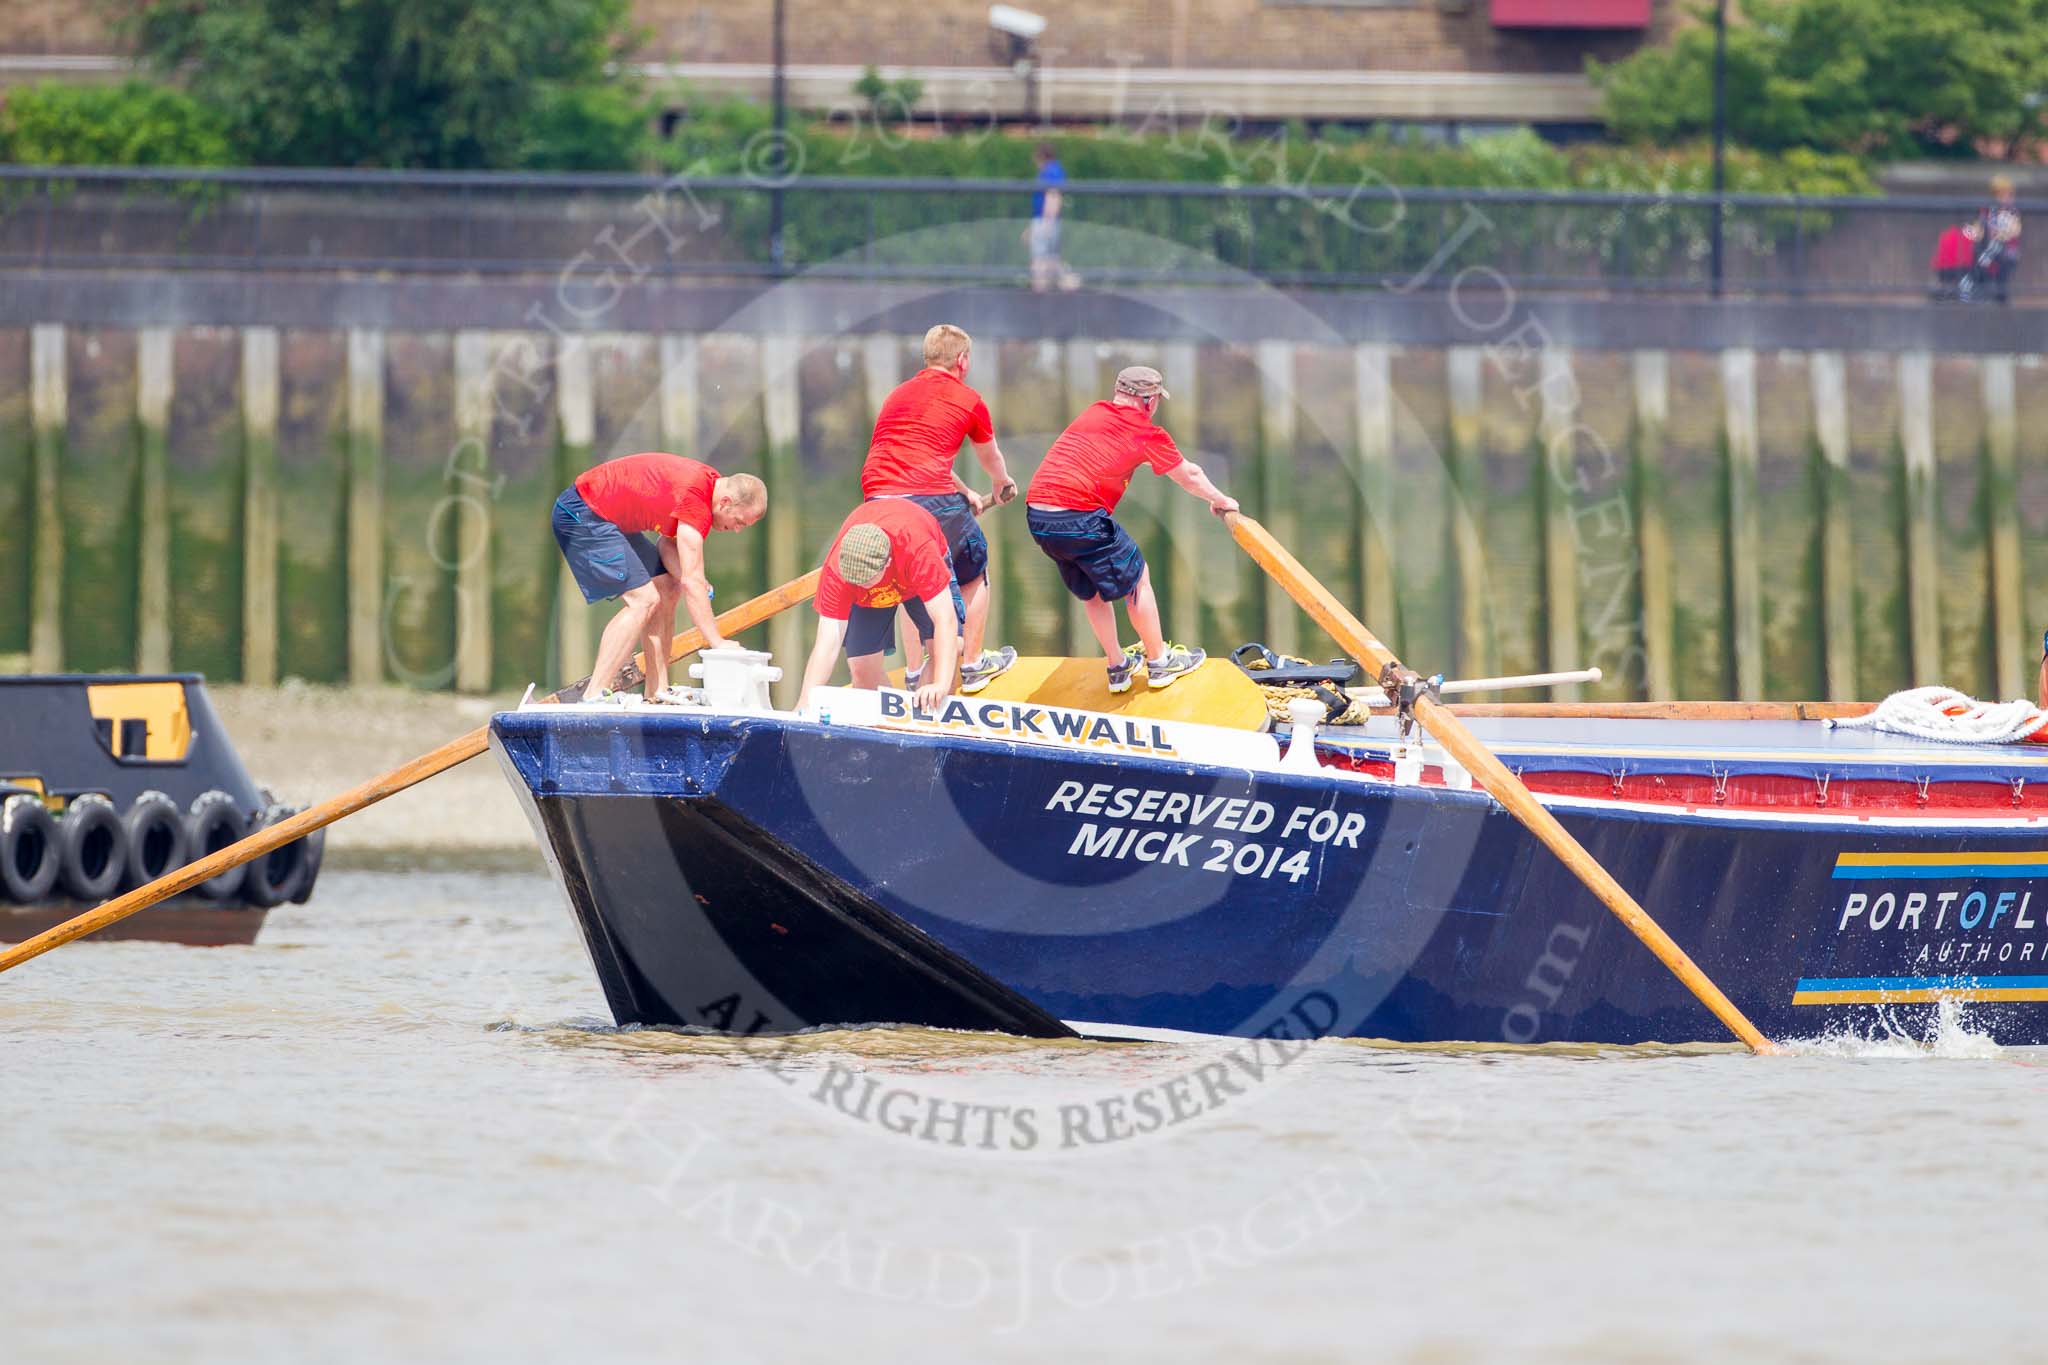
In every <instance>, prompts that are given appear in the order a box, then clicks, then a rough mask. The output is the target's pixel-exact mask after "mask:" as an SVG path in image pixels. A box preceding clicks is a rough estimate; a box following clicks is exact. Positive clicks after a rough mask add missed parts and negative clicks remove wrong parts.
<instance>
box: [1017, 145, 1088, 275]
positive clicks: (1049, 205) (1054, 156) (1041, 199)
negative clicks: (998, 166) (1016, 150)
mask: <svg viewBox="0 0 2048 1365" xmlns="http://www.w3.org/2000/svg"><path fill="white" fill-rule="evenodd" d="M1031 155H1032V159H1033V160H1034V161H1036V162H1037V163H1038V188H1037V189H1036V190H1035V191H1033V192H1032V195H1031V226H1030V227H1027V228H1025V229H1024V244H1025V245H1026V246H1027V247H1028V248H1029V249H1030V251H1031V287H1032V289H1033V290H1035V291H1036V292H1038V293H1040V294H1043V293H1045V292H1046V291H1047V290H1048V289H1051V288H1052V287H1053V285H1055V284H1057V285H1059V287H1060V288H1062V289H1076V288H1079V287H1080V284H1081V277H1080V276H1078V275H1076V274H1075V273H1074V272H1073V271H1071V270H1069V269H1067V268H1066V266H1065V264H1063V263H1062V262H1061V260H1060V212H1061V210H1062V209H1064V208H1065V207H1066V195H1064V194H1063V193H1061V191H1060V186H1062V185H1064V184H1066V183H1067V170H1066V167H1064V166H1062V165H1060V158H1059V153H1058V152H1056V151H1054V150H1053V145H1052V144H1051V143H1050V142H1041V143H1039V144H1038V146H1037V148H1036V149H1034V150H1033V152H1032V154H1031Z"/></svg>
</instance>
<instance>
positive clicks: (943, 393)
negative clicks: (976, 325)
mask: <svg viewBox="0 0 2048 1365" xmlns="http://www.w3.org/2000/svg"><path fill="white" fill-rule="evenodd" d="M995 434H996V429H995V424H994V423H992V422H991V421H990V420H989V415H988V404H986V403H984V402H982V401H981V395H980V394H978V393H976V392H975V391H974V390H973V389H970V388H969V387H967V384H966V382H965V381H964V380H962V379H961V378H960V376H958V375H956V374H954V373H952V372H951V371H950V370H933V369H923V370H919V371H918V372H917V373H916V374H914V375H912V376H911V377H910V378H908V379H906V380H904V381H903V382H902V383H901V384H898V385H897V386H896V389H895V391H894V392H893V393H891V394H890V395H889V396H888V398H886V399H884V400H883V402H882V410H881V412H879V413H877V414H876V415H875V434H874V436H873V437H872V438H871V439H870V440H869V441H868V460H867V463H866V464H864V465H862V466H861V471H860V491H861V496H862V497H867V498H874V497H880V496H882V495H883V494H885V493H897V494H902V493H918V494H927V493H951V492H952V491H953V457H954V456H956V455H958V454H959V453H960V440H961V438H962V437H967V438H970V439H972V440H976V441H989V440H993V439H995Z"/></svg>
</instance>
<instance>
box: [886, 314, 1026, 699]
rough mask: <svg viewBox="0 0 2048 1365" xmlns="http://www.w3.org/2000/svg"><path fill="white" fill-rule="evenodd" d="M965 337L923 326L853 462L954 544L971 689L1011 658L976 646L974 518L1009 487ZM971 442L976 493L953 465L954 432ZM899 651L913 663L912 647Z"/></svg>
mask: <svg viewBox="0 0 2048 1365" xmlns="http://www.w3.org/2000/svg"><path fill="white" fill-rule="evenodd" d="M972 353H973V342H972V341H971V340H970V339H969V338H968V335H967V333H965V332H963V331H961V330H960V329H959V328H958V327H955V326H953V325H952V324H951V323H946V322H942V323H940V324H939V325H938V326H936V327H934V328H932V329H931V330H930V331H929V332H926V333H925V334H924V368H923V369H921V370H919V371H918V372H917V373H916V374H914V375H912V376H911V377H910V378H909V379H906V380H905V381H903V383H901V384H898V385H897V386H896V388H895V390H894V391H893V392H892V393H890V395H889V397H888V398H887V399H886V400H884V401H883V403H882V410H881V411H880V412H879V413H877V414H876V415H875V434H874V436H873V437H872V438H870V440H869V442H868V458H867V463H866V464H864V465H862V466H861V471H860V491H861V496H862V497H866V498H907V499H908V500H910V501H911V502H914V503H916V504H917V505H918V506H920V507H922V508H924V510H925V511H927V512H930V513H931V514H932V516H933V517H935V518H937V520H938V523H939V529H940V530H942V531H944V532H945V533H946V547H947V548H948V549H949V550H951V551H952V553H953V573H954V575H955V576H956V577H957V578H958V579H959V582H960V596H961V599H962V600H963V601H964V602H966V604H967V629H966V638H965V640H964V642H963V643H964V644H965V647H966V652H965V653H963V654H962V655H961V659H960V690H961V691H962V692H979V691H981V689H982V688H984V687H987V686H988V685H989V683H990V682H991V681H993V680H994V679H995V677H996V675H997V674H999V673H1002V672H1003V671H1005V670H1006V669H1008V668H1009V667H1010V665H1011V664H1014V663H1016V662H1017V651H1016V650H1014V649H1011V648H1009V647H1007V646H1005V647H1004V648H1002V649H983V648H982V632H983V631H985V630H986V629H987V628H988V540H987V538H985V537H984V536H983V535H982V533H981V527H980V526H979V525H977V524H976V522H975V518H976V517H977V516H979V515H980V514H981V512H982V511H983V510H985V509H986V508H987V507H988V506H989V504H990V503H1002V502H1008V501H1009V500H1010V499H1011V498H1014V497H1016V496H1017V481H1016V480H1015V479H1012V478H1011V477H1010V468H1009V466H1008V465H1007V464H1006V463H1004V461H1003V452H1002V450H1001V449H1000V448H999V447H998V446H997V445H996V433H995V424H994V423H993V422H992V421H990V419H989V415H988V404H986V403H984V402H983V401H982V400H981V395H980V394H978V393H976V392H975V391H974V390H973V389H971V388H969V387H968V386H967V368H968V365H969V363H970V361H971V359H972ZM963 438H964V439H966V440H969V441H972V442H973V443H974V458H975V459H977V460H979V461H981V467H982V468H983V469H984V470H986V471H988V477H989V482H990V485H991V491H990V493H989V495H988V496H987V497H986V498H984V497H982V496H981V495H980V494H979V493H976V492H975V491H974V490H973V489H972V488H969V487H968V486H967V484H966V483H965V482H964V481H963V480H962V479H961V478H960V476H959V475H958V474H956V473H954V471H953V457H954V456H956V455H958V454H959V453H960V442H961V440H962V439H963ZM907 646H908V642H906V648H905V649H904V659H905V661H906V662H908V663H911V664H912V665H913V666H912V668H911V669H910V672H911V673H913V674H914V673H916V672H917V671H918V670H917V668H916V667H915V665H916V663H917V658H916V650H915V649H914V648H910V647H907Z"/></svg>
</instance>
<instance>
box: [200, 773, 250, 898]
mask: <svg viewBox="0 0 2048 1365" xmlns="http://www.w3.org/2000/svg"><path fill="white" fill-rule="evenodd" d="M246 833H248V827H247V826H246V825H245V824H244V823H243V821H242V809H241V807H239V806H237V805H236V804H235V798H234V797H232V796H229V795H228V794H227V793H226V792H224V791H219V790H214V791H205V792H201V793H200V794H199V795H198V796H197V797H196V798H194V800H193V802H192V809H191V810H189V811H187V812H186V814H185V861H187V862H197V861H198V860H199V859H201V858H203V857H205V856H206V855H207V854H209V853H218V852H219V851H220V850H222V849H224V848H226V847H227V846H228V845H229V844H233V843H239V842H241V839H242V836H243V835H244V834H246ZM248 872H249V866H248V864H247V863H244V864H242V865H241V866H239V867H231V868H229V869H228V870H227V871H225V872H223V873H221V874H220V875H219V876H218V877H214V878H212V879H211V880H208V881H203V882H201V883H199V885H198V886H196V887H194V888H193V890H195V891H197V892H198V893H199V894H200V895H202V896H204V897H206V898H207V899H208V900H214V901H228V900H233V899H235V897H237V896H239V895H240V894H241V893H242V882H243V880H244V879H245V878H246V877H247V876H248Z"/></svg>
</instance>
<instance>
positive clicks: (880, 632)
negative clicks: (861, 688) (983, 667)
mask: <svg viewBox="0 0 2048 1365" xmlns="http://www.w3.org/2000/svg"><path fill="white" fill-rule="evenodd" d="M947 586H949V587H950V588H952V590H953V616H954V618H955V619H956V620H958V621H960V622H961V623H962V624H963V625H964V624H965V623H966V621H967V604H966V603H965V602H963V601H962V600H961V598H960V580H959V579H958V578H957V577H956V578H955V579H954V580H953V581H952V582H951V583H950V584H948V585H947ZM902 607H903V610H904V611H906V612H909V613H910V624H912V625H913V626H916V627H917V638H918V639H920V640H923V641H924V643H925V648H926V649H930V648H931V643H932V636H933V635H935V634H937V633H938V632H937V630H936V628H935V627H934V626H933V625H932V614H931V613H930V612H929V611H927V610H925V605H924V603H922V602H920V601H918V600H917V599H916V598H915V597H910V598H905V599H904V601H903V603H902ZM895 652H896V608H895V607H854V608H853V609H852V610H850V611H849V612H847V614H846V657H847V658H849V659H860V658H865V657H866V656H867V655H870V654H894V653H895Z"/></svg>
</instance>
